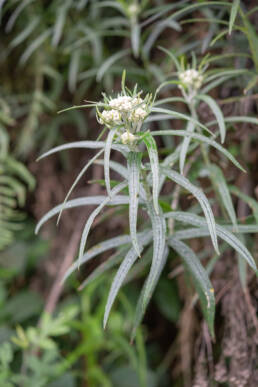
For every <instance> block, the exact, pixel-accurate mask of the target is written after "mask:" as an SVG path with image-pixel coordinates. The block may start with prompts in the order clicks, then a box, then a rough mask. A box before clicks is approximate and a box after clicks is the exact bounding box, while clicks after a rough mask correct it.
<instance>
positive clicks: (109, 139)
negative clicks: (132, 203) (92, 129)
mask: <svg viewBox="0 0 258 387" xmlns="http://www.w3.org/2000/svg"><path fill="white" fill-rule="evenodd" d="M115 134H116V129H111V130H110V131H109V133H108V136H107V139H106V144H105V153H104V175H105V183H106V190H107V194H108V196H109V195H110V191H111V188H110V176H109V160H110V151H111V147H112V142H113V139H114V135H115Z"/></svg>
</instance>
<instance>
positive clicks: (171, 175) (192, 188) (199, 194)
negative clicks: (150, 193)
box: [162, 167, 219, 254]
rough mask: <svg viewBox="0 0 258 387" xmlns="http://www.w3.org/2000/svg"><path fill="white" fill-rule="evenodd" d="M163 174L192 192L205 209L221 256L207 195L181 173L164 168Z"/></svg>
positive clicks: (208, 223)
mask: <svg viewBox="0 0 258 387" xmlns="http://www.w3.org/2000/svg"><path fill="white" fill-rule="evenodd" d="M162 172H163V173H164V174H165V175H166V176H168V177H169V178H170V179H171V180H173V181H174V182H175V183H177V184H179V185H181V186H182V187H183V188H185V189H186V190H188V191H189V192H191V193H192V194H193V195H194V196H195V197H196V199H197V200H198V202H199V203H200V206H201V207H202V209H203V212H204V215H205V217H206V219H207V225H208V228H209V231H210V235H211V240H212V243H213V246H214V249H215V251H216V252H217V254H219V248H218V241H217V235H216V224H215V219H214V216H213V213H212V209H211V207H210V204H209V201H208V199H207V198H206V196H205V194H204V193H203V191H202V190H201V189H200V188H197V187H196V186H194V185H193V184H192V183H191V182H190V181H189V180H188V179H187V178H185V177H184V176H182V175H180V174H179V173H177V172H175V171H173V170H172V169H168V168H164V167H163V168H162Z"/></svg>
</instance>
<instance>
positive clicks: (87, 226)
mask: <svg viewBox="0 0 258 387" xmlns="http://www.w3.org/2000/svg"><path fill="white" fill-rule="evenodd" d="M126 186H127V181H124V182H122V183H120V184H118V185H117V186H116V187H115V188H113V189H112V190H111V192H110V196H109V197H107V198H106V199H105V200H103V202H102V203H101V204H100V205H99V206H98V207H97V208H96V209H95V210H94V211H93V212H92V213H91V215H90V216H89V218H88V220H87V222H86V224H85V227H84V229H83V232H82V237H81V243H80V248H79V259H78V266H80V263H81V260H82V257H83V252H84V249H85V245H86V242H87V238H88V234H89V231H90V228H91V225H92V223H93V221H94V219H95V218H96V216H98V215H99V213H100V212H101V210H102V209H103V208H104V207H105V206H106V205H107V204H108V203H109V202H110V200H111V199H113V198H115V196H116V195H117V194H118V193H119V192H120V191H122V189H123V188H125V187H126Z"/></svg>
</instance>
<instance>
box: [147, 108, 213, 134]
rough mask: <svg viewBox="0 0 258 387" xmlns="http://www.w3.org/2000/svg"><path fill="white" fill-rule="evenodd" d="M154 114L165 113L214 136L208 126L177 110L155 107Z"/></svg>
mask: <svg viewBox="0 0 258 387" xmlns="http://www.w3.org/2000/svg"><path fill="white" fill-rule="evenodd" d="M151 111H152V112H154V113H164V114H167V115H168V116H171V117H172V118H173V117H174V118H179V119H182V120H185V121H191V122H192V123H193V124H195V126H199V127H200V128H202V129H204V130H206V132H208V133H209V134H211V135H213V133H212V132H211V131H210V129H208V128H207V126H205V125H203V124H201V123H200V122H199V121H198V120H195V119H194V118H192V117H190V116H187V115H186V114H183V113H179V112H176V111H175V110H169V109H164V108H157V107H153V108H152V109H151Z"/></svg>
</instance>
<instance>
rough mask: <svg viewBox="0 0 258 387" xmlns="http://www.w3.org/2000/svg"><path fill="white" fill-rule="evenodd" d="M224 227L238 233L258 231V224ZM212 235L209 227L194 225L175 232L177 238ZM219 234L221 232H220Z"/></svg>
mask: <svg viewBox="0 0 258 387" xmlns="http://www.w3.org/2000/svg"><path fill="white" fill-rule="evenodd" d="M223 228H224V229H225V230H227V231H229V232H232V233H235V234H236V233H237V234H251V233H253V234H256V233H258V225H254V224H250V225H242V224H238V225H237V231H236V229H235V227H233V226H228V225H224V226H223ZM208 235H210V232H209V230H208V229H207V227H194V228H187V229H184V230H179V231H176V232H174V234H173V236H174V237H175V238H176V239H182V240H184V239H192V238H200V237H206V236H208ZM218 235H219V234H218Z"/></svg>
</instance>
